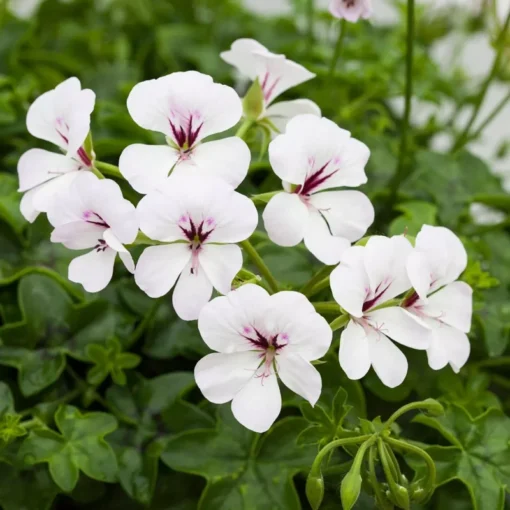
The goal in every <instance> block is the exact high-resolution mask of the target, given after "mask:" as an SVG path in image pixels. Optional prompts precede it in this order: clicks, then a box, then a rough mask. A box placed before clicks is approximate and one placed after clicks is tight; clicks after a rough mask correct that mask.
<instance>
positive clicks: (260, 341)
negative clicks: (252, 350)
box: [242, 326, 289, 351]
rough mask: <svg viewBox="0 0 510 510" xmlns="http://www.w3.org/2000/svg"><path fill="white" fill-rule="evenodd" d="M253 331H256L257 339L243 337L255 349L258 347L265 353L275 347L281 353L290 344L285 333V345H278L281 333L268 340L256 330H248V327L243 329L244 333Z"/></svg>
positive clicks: (283, 338) (283, 335)
mask: <svg viewBox="0 0 510 510" xmlns="http://www.w3.org/2000/svg"><path fill="white" fill-rule="evenodd" d="M251 330H253V331H254V333H255V337H256V338H250V337H249V336H246V335H242V336H243V338H246V340H248V341H249V342H250V343H251V344H252V345H253V346H254V347H257V349H260V350H264V351H265V350H267V349H269V348H270V347H273V348H274V349H275V350H277V351H279V350H280V349H282V348H283V347H285V346H286V345H287V344H288V341H289V337H288V335H287V334H286V333H283V334H282V335H281V337H282V340H284V341H285V343H282V344H280V343H278V337H279V336H280V333H278V334H276V335H273V336H270V337H269V338H266V336H264V335H263V334H262V333H261V332H260V331H258V330H257V329H256V328H248V327H246V326H245V327H244V328H243V331H244V332H245V333H249V332H250V331H251Z"/></svg>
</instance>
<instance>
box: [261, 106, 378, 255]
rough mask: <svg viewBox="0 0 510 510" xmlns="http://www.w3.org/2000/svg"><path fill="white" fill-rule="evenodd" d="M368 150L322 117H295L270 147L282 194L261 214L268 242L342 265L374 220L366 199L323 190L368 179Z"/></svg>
mask: <svg viewBox="0 0 510 510" xmlns="http://www.w3.org/2000/svg"><path fill="white" fill-rule="evenodd" d="M369 155H370V151H369V149H368V147H367V146H366V145H365V144H363V143H361V142H359V141H358V140H356V139H354V138H351V134H350V133H349V131H346V130H344V129H341V128H339V127H338V126H337V125H336V124H335V123H333V122H331V121H330V120H328V119H326V118H318V117H315V116H313V115H299V116H298V117H295V118H294V119H292V120H291V121H290V122H289V123H288V125H287V130H286V132H285V134H284V135H279V136H278V137H276V139H275V140H273V141H272V142H271V144H270V145H269V160H270V162H271V165H272V167H273V170H274V172H275V173H276V175H277V176H278V177H280V178H281V179H282V180H283V187H284V189H285V190H286V191H284V192H282V193H279V194H278V195H276V196H274V197H273V198H272V199H271V200H270V202H269V203H268V204H267V206H266V209H265V210H264V214H263V218H264V225H265V227H266V230H267V233H268V235H269V237H270V239H271V240H272V241H273V242H275V243H276V244H278V245H280V246H295V245H296V244H298V243H300V242H301V241H302V240H303V238H304V241H305V245H306V247H307V248H308V249H309V250H310V251H311V252H312V253H313V254H314V255H315V256H316V257H317V258H318V259H319V260H320V261H321V262H323V263H324V264H328V265H332V264H337V263H338V262H339V261H340V257H341V256H342V253H343V252H344V251H345V250H346V249H347V248H348V247H349V246H350V243H351V242H353V241H357V240H358V239H360V238H361V237H362V236H363V235H364V234H365V232H366V231H367V229H368V227H369V226H370V225H371V224H372V222H373V221H374V208H373V206H372V204H371V202H370V200H369V199H368V198H367V197H366V196H365V195H364V194H363V193H361V192H359V191H352V190H340V191H325V190H329V189H332V188H338V187H340V186H359V185H360V184H363V183H365V182H366V181H367V177H366V175H365V164H366V163H367V161H368V158H369Z"/></svg>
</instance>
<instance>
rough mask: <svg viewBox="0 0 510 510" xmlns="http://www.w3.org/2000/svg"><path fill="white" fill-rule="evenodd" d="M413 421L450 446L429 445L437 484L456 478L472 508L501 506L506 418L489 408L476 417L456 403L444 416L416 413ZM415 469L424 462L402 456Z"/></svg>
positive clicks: (509, 460)
mask: <svg viewBox="0 0 510 510" xmlns="http://www.w3.org/2000/svg"><path fill="white" fill-rule="evenodd" d="M414 421H416V422H418V423H422V424H424V425H427V426H428V427H432V428H434V429H436V430H437V431H438V432H439V433H440V434H441V435H442V436H443V437H444V438H445V439H446V440H447V441H448V442H449V443H451V444H452V445H453V446H429V447H427V448H426V451H427V453H428V454H429V455H430V456H431V457H432V458H433V460H434V462H435V464H436V469H437V478H436V483H437V485H438V486H441V485H444V484H446V483H449V482H450V481H452V480H459V481H461V482H462V483H463V484H465V486H466V487H467V489H468V491H469V493H470V496H471V501H472V503H473V508H474V510H502V509H503V505H504V495H505V486H506V487H508V486H509V485H510V450H509V448H508V445H509V442H510V418H508V417H507V416H505V415H504V414H503V413H502V412H501V411H499V410H496V409H489V410H488V411H486V412H485V413H483V414H482V415H480V416H478V417H477V418H472V417H471V416H470V415H469V414H468V413H467V411H466V410H465V409H464V408H462V407H460V406H457V405H452V406H450V407H449V408H448V409H447V412H446V414H445V415H444V416H442V417H438V418H433V417H431V416H426V415H419V416H417V417H416V418H415V419H414ZM406 460H407V461H408V463H409V464H410V465H411V466H412V467H413V468H414V469H415V470H416V471H418V473H422V472H423V470H424V466H423V465H422V464H420V463H419V462H418V461H416V459H411V458H408V459H406Z"/></svg>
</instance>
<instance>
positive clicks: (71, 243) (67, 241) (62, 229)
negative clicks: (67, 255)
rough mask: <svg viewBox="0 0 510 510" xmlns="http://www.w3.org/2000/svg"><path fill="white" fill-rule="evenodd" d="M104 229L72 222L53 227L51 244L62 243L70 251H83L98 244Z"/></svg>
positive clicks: (83, 222)
mask: <svg viewBox="0 0 510 510" xmlns="http://www.w3.org/2000/svg"><path fill="white" fill-rule="evenodd" d="M104 230H105V229H104V227H100V226H99V225H93V224H92V223H87V222H85V221H72V222H70V223H64V224H63V225H58V226H56V227H55V229H54V230H53V232H52V233H51V242H52V243H62V244H63V245H64V246H65V247H66V248H69V249H71V250H84V249H85V248H92V247H94V246H96V245H98V244H99V241H100V240H101V239H103V232H104Z"/></svg>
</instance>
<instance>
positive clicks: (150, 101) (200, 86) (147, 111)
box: [127, 71, 242, 145]
mask: <svg viewBox="0 0 510 510" xmlns="http://www.w3.org/2000/svg"><path fill="white" fill-rule="evenodd" d="M127 106H128V110H129V113H130V115H131V117H133V120H134V121H135V122H136V123H137V124H138V125H140V126H141V127H143V128H145V129H150V130H153V131H159V132H161V133H164V134H165V135H167V136H169V137H170V138H171V139H172V140H173V141H174V142H175V143H176V144H177V145H183V144H180V140H179V137H178V136H176V133H177V134H178V133H181V128H182V133H183V134H182V136H184V137H185V138H186V143H189V142H191V144H192V145H195V143H198V142H199V141H200V140H201V139H203V138H205V137H207V136H209V135H212V134H215V133H221V132H222V131H225V130H226V129H229V128H231V127H232V126H234V125H235V124H237V122H239V119H240V118H241V115H242V103H241V99H240V98H239V96H238V95H237V93H236V92H235V90H234V89H232V88H231V87H227V86H226V85H221V84H219V83H214V82H213V80H212V78H211V77H210V76H207V75H205V74H202V73H199V72H197V71H187V72H177V73H172V74H169V75H168V76H163V77H162V78H159V79H157V80H148V81H144V82H141V83H138V84H137V85H135V87H134V88H133V90H132V91H131V93H130V94H129V97H128V101H127ZM190 123H191V127H192V129H191V131H192V132H193V133H194V134H193V139H192V140H190V139H189V137H188V133H189V131H190V129H189V126H190ZM172 126H173V129H172Z"/></svg>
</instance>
